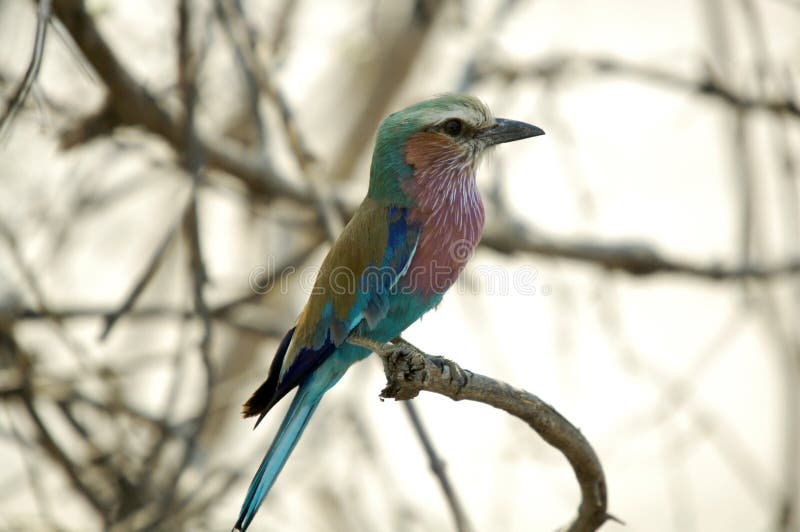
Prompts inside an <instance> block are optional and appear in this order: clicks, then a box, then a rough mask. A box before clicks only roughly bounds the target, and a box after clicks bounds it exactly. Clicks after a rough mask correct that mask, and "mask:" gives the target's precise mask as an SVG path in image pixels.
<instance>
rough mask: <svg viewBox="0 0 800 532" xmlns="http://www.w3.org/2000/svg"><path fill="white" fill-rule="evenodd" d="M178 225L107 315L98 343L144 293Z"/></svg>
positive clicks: (176, 223)
mask: <svg viewBox="0 0 800 532" xmlns="http://www.w3.org/2000/svg"><path fill="white" fill-rule="evenodd" d="M183 217H184V214H183V210H182V212H181V214H180V218H183ZM179 226H180V224H179V223H178V222H175V223H173V224H172V226H171V227H170V228H169V229H168V230H167V233H166V234H165V235H164V238H163V240H162V241H161V243H160V244H159V245H158V247H157V248H156V249H155V250H154V251H153V255H152V256H151V257H150V260H149V261H148V263H147V267H146V268H145V269H144V271H143V272H142V274H141V275H140V276H139V279H138V280H137V281H136V283H134V285H133V287H132V288H131V291H130V293H129V294H128V296H127V297H126V298H125V301H123V303H122V305H120V306H119V308H117V309H116V310H114V311H113V312H111V313H110V314H107V315H106V316H105V319H104V322H105V323H104V325H103V330H102V331H101V332H100V337H99V339H100V341H103V340H105V339H106V338H107V337H108V334H109V333H110V332H111V329H112V328H113V327H114V325H115V324H116V323H117V320H119V318H121V317H122V316H123V315H124V314H125V313H127V312H128V311H129V310H130V309H131V307H133V305H134V304H135V303H136V301H137V300H138V299H139V296H140V295H141V294H142V292H143V291H144V288H145V287H146V286H147V284H148V283H149V282H150V280H151V279H152V278H153V275H155V273H156V271H158V267H159V266H160V265H161V262H162V261H163V259H164V256H165V255H166V251H167V249H168V248H169V245H170V243H171V242H172V239H173V238H174V236H175V234H176V233H177V230H178V227H179Z"/></svg>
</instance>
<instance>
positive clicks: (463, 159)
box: [369, 94, 544, 204]
mask: <svg viewBox="0 0 800 532" xmlns="http://www.w3.org/2000/svg"><path fill="white" fill-rule="evenodd" d="M543 134H544V131H542V130H541V129H540V128H538V127H536V126H533V125H531V124H526V123H525V122H518V121H516V120H507V119H504V118H495V117H494V116H493V115H492V112H491V111H490V110H489V108H488V107H487V106H486V105H485V104H484V103H483V102H481V101H480V100H478V99H477V98H475V97H473V96H468V95H463V94H447V95H444V96H439V97H437V98H433V99H430V100H425V101H422V102H419V103H417V104H414V105H412V106H410V107H406V108H405V109H403V110H401V111H398V112H396V113H393V114H391V115H389V116H388V117H387V118H386V120H384V121H383V123H382V124H381V126H380V128H379V129H378V135H377V138H376V140H375V151H374V152H373V155H372V167H371V172H370V187H369V196H370V197H372V198H373V199H386V200H390V201H392V202H395V203H400V204H402V203H404V202H410V201H411V199H410V198H408V197H407V196H408V195H407V193H406V191H407V190H408V182H409V180H410V179H413V178H417V179H420V178H424V176H425V175H432V174H436V175H438V176H442V175H447V176H452V179H459V178H462V177H472V176H473V175H474V172H475V168H476V167H477V165H478V162H479V161H480V159H481V156H482V155H483V153H484V152H485V151H486V149H487V148H490V147H492V146H495V145H497V144H502V143H504V142H511V141H515V140H520V139H525V138H529V137H535V136H537V135H543Z"/></svg>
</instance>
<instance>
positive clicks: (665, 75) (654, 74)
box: [468, 54, 800, 118]
mask: <svg viewBox="0 0 800 532" xmlns="http://www.w3.org/2000/svg"><path fill="white" fill-rule="evenodd" d="M582 71H584V72H590V73H593V74H613V75H621V76H630V77H634V78H636V79H640V80H642V81H647V82H651V83H655V84H659V85H665V86H667V87H669V88H674V89H679V90H682V91H685V92H689V93H695V94H699V95H701V96H709V97H712V98H715V99H717V100H718V101H719V102H721V103H723V104H725V105H729V106H733V107H737V108H740V109H742V110H745V111H768V112H771V113H775V114H781V115H787V116H791V117H794V118H800V106H798V103H797V102H795V101H794V100H792V98H791V97H790V96H788V95H787V96H786V97H784V98H758V97H752V96H747V95H743V94H738V93H737V92H736V91H734V90H733V89H732V88H730V87H728V86H727V85H725V84H724V83H723V82H721V81H720V80H719V79H717V78H716V77H714V76H713V75H712V74H711V73H706V74H705V75H704V77H702V78H701V79H690V78H686V77H682V76H680V75H678V74H675V73H673V72H670V71H667V70H662V69H659V68H656V67H651V66H647V65H639V64H635V63H629V62H626V61H624V60H622V59H618V58H611V57H602V56H584V55H564V54H555V55H552V56H550V57H546V58H543V59H539V60H537V61H536V63H535V64H518V65H515V64H509V63H507V62H506V63H503V62H502V61H500V60H497V59H496V58H494V57H492V58H489V57H486V58H484V60H482V61H477V62H476V63H475V65H474V66H473V68H472V69H471V71H470V73H469V77H468V84H473V83H476V82H478V81H482V80H484V79H487V78H492V77H498V78H501V79H503V80H505V81H506V82H512V81H515V80H518V79H541V80H548V81H549V80H553V79H560V78H562V77H564V76H565V75H566V74H574V73H580V72H582Z"/></svg>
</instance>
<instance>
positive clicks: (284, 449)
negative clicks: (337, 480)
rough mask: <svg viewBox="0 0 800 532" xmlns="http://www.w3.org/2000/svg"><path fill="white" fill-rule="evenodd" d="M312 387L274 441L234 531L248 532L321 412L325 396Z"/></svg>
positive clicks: (302, 389)
mask: <svg viewBox="0 0 800 532" xmlns="http://www.w3.org/2000/svg"><path fill="white" fill-rule="evenodd" d="M311 388H313V387H312V386H306V385H305V384H304V385H303V386H301V387H300V389H299V390H298V391H297V395H295V397H294V400H293V401H292V405H291V406H290V407H289V411H288V412H287V413H286V417H284V418H283V422H281V426H280V428H279V429H278V434H277V435H276V436H275V439H274V440H273V441H272V445H271V446H270V448H269V451H268V452H267V454H266V456H264V460H262V462H261V466H259V468H258V471H257V472H256V475H255V477H253V480H252V482H251V483H250V489H249V490H248V491H247V497H245V499H244V503H243V504H242V509H241V510H240V511H239V519H238V520H237V521H236V525H235V526H234V530H247V527H248V526H249V525H250V522H251V521H252V520H253V517H254V516H255V515H256V512H257V511H258V507H259V506H261V502H262V501H263V500H264V498H265V497H266V496H267V493H268V492H269V490H270V488H271V487H272V485H273V484H274V483H275V479H276V478H277V476H278V474H279V473H280V472H281V469H283V466H284V464H285V463H286V460H287V459H288V458H289V454H291V452H292V450H293V449H294V447H295V445H296V444H297V442H298V440H300V436H301V435H302V434H303V430H305V428H306V425H307V424H308V420H309V419H311V416H312V415H313V414H314V411H315V410H316V409H317V405H318V404H319V401H320V399H321V398H322V393H320V392H319V391H317V390H312V389H311Z"/></svg>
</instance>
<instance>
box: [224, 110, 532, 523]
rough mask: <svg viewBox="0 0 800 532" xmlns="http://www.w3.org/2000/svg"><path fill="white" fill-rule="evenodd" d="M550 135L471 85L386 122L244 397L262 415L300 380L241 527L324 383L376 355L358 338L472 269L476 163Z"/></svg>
mask: <svg viewBox="0 0 800 532" xmlns="http://www.w3.org/2000/svg"><path fill="white" fill-rule="evenodd" d="M542 134H544V131H542V130H541V129H539V128H538V127H536V126H532V125H530V124H526V123H524V122H517V121H514V120H506V119H503V118H494V117H493V116H492V113H491V111H489V109H488V108H487V107H486V105H484V104H483V103H482V102H481V101H480V100H478V99H477V98H474V97H472V96H466V95H444V96H440V97H437V98H433V99H430V100H426V101H423V102H420V103H417V104H415V105H412V106H411V107H407V108H406V109H403V110H402V111H399V112H396V113H394V114H392V115H390V116H389V117H388V118H386V120H384V121H383V123H382V124H381V126H380V128H379V129H378V134H377V139H376V141H375V150H374V152H373V155H372V166H371V169H370V181H369V190H368V192H367V196H366V198H365V199H364V201H363V202H362V203H361V205H360V206H359V208H358V210H356V212H355V214H354V215H353V218H352V219H351V220H350V223H348V224H347V226H346V227H345V228H344V230H343V231H342V234H341V235H340V236H339V238H338V239H337V240H336V242H335V243H334V244H333V246H332V247H331V249H330V251H329V252H328V255H327V256H326V257H325V260H324V261H323V263H322V267H321V268H320V270H319V273H318V276H317V279H316V282H315V285H314V289H313V290H312V293H311V296H310V297H309V299H308V302H307V303H306V306H305V308H304V309H303V311H302V313H301V314H300V317H299V318H298V319H297V322H296V324H295V326H294V327H293V328H291V329H290V330H289V332H287V333H286V336H285V337H284V338H283V341H282V342H281V344H280V346H279V347H278V350H277V352H276V353H275V358H274V359H273V361H272V364H271V366H270V369H269V374H268V376H267V380H266V381H264V383H263V384H262V385H261V386H260V387H259V388H258V389H257V390H256V391H255V393H253V395H252V396H251V397H250V399H249V400H248V401H247V402H246V403H245V405H244V412H243V413H244V416H245V417H250V416H259V418H258V421H261V419H262V418H263V417H264V415H265V414H266V413H267V412H268V411H269V410H270V409H271V408H272V407H273V406H274V405H275V404H276V403H277V402H278V401H279V400H280V399H281V398H283V397H284V396H285V395H286V394H287V393H289V391H291V390H292V389H293V388H295V387H298V390H297V394H296V395H295V396H294V400H293V401H292V404H291V406H290V407H289V411H288V412H287V413H286V417H285V418H284V419H283V422H282V423H281V426H280V428H279V429H278V433H277V435H276V436H275V439H274V440H273V442H272V445H271V446H270V448H269V451H268V452H267V454H266V456H265V457H264V460H263V461H262V462H261V466H260V467H259V468H258V471H257V472H256V475H255V477H254V478H253V481H252V483H251V484H250V489H249V490H248V492H247V497H246V498H245V500H244V503H243V504H242V508H241V511H240V513H239V519H238V521H236V525H235V527H234V528H235V529H236V530H246V529H247V527H248V526H249V525H250V522H251V521H252V520H253V517H254V516H255V514H256V511H257V510H258V508H259V506H260V505H261V502H262V501H263V500H264V497H266V495H267V492H268V491H269V489H270V488H271V487H272V485H273V483H274V482H275V478H276V477H277V476H278V473H280V471H281V469H282V468H283V465H284V464H285V463H286V460H287V459H288V457H289V454H290V453H291V452H292V449H294V446H295V445H296V444H297V441H298V440H299V439H300V436H301V435H302V433H303V430H304V429H305V427H306V424H307V423H308V420H309V419H310V418H311V416H312V415H313V413H314V410H315V409H316V408H317V405H318V404H319V402H320V399H321V398H322V396H323V394H324V393H325V392H326V391H327V390H328V389H330V387H331V386H333V385H334V384H336V382H337V381H338V380H339V379H340V378H341V377H342V375H344V373H345V371H347V368H349V367H350V365H352V364H353V363H355V362H357V361H359V360H361V359H363V358H365V357H366V356H367V355H369V351H368V350H366V349H364V348H363V347H358V346H356V345H353V344H351V343H348V342H347V340H348V338H353V337H360V338H367V339H369V340H372V341H376V342H381V343H383V342H388V341H390V340H391V339H393V338H396V337H397V336H398V335H400V333H402V332H403V330H405V329H406V327H408V326H409V325H411V324H412V323H414V322H415V321H416V320H417V319H419V317H420V316H422V315H423V314H425V313H426V312H427V311H429V310H430V309H432V308H433V307H435V306H436V305H437V304H438V303H439V301H441V299H442V296H443V295H444V293H445V291H447V289H448V288H450V286H451V285H452V284H453V283H454V282H455V281H456V278H457V277H458V275H459V274H460V273H461V271H462V270H463V269H464V266H465V264H466V262H467V260H468V259H469V257H470V255H471V254H472V250H473V249H474V248H475V246H476V245H477V243H478V240H479V239H480V236H481V231H482V230H483V222H484V211H483V204H482V203H481V198H480V195H479V194H478V187H477V185H476V183H475V172H476V170H477V167H478V163H479V162H480V160H481V156H482V155H483V153H484V152H485V151H486V149H487V148H489V147H491V146H494V145H496V144H500V143H503V142H511V141H514V140H520V139H524V138H528V137H534V136H537V135H542ZM256 424H258V422H257V423H256Z"/></svg>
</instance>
